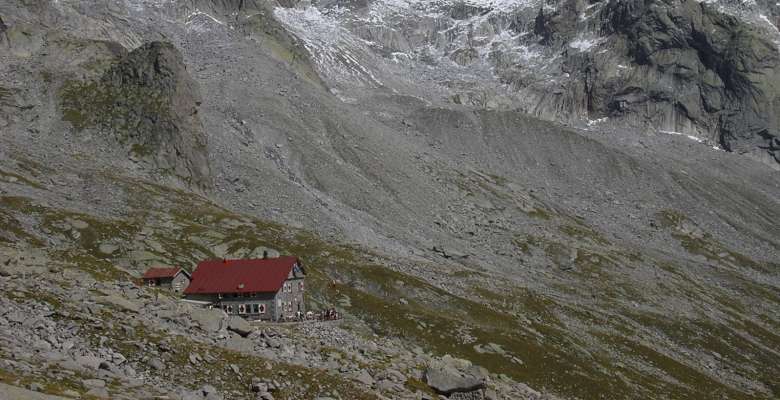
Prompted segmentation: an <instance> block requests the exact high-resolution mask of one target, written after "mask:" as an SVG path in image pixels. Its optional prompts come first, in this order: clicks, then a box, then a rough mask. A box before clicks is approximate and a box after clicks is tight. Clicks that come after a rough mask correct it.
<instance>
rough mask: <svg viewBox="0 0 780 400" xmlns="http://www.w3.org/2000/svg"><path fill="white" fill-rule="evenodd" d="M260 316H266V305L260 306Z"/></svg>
mask: <svg viewBox="0 0 780 400" xmlns="http://www.w3.org/2000/svg"><path fill="white" fill-rule="evenodd" d="M259 307H260V314H265V304H260V306H259Z"/></svg>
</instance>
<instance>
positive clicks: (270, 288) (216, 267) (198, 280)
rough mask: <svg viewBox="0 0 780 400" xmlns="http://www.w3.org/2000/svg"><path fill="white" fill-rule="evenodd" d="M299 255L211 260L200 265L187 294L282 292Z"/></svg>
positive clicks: (193, 275)
mask: <svg viewBox="0 0 780 400" xmlns="http://www.w3.org/2000/svg"><path fill="white" fill-rule="evenodd" d="M296 263H298V257H294V256H284V257H277V258H267V259H253V260H209V261H202V262H201V263H200V264H198V267H197V268H196V269H195V272H193V273H192V282H190V285H189V286H188V287H187V289H186V290H185V291H184V293H185V294H218V293H264V292H278V291H279V289H281V288H282V285H283V284H284V281H285V280H287V277H288V276H289V275H290V271H291V270H292V268H293V266H294V265H295V264H296Z"/></svg>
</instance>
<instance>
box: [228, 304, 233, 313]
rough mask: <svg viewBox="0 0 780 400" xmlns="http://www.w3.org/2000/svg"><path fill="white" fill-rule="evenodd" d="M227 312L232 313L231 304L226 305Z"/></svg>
mask: <svg viewBox="0 0 780 400" xmlns="http://www.w3.org/2000/svg"><path fill="white" fill-rule="evenodd" d="M227 313H228V314H233V306H232V305H229V306H227Z"/></svg>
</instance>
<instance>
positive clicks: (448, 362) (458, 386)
mask: <svg viewBox="0 0 780 400" xmlns="http://www.w3.org/2000/svg"><path fill="white" fill-rule="evenodd" d="M486 377H487V374H486V373H485V370H484V369H482V368H480V367H478V366H476V365H471V364H470V363H468V362H466V361H465V360H458V359H453V358H449V357H445V358H444V360H443V361H441V362H437V363H434V364H433V365H431V366H429V367H428V368H427V369H426V370H425V382H426V383H427V384H428V386H430V387H431V388H432V389H433V390H435V391H436V392H437V393H439V394H443V395H452V394H453V393H469V392H473V391H477V390H480V389H484V388H485V379H486Z"/></svg>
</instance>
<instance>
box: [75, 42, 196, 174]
mask: <svg viewBox="0 0 780 400" xmlns="http://www.w3.org/2000/svg"><path fill="white" fill-rule="evenodd" d="M200 103H201V97H200V94H199V91H198V85H197V83H196V82H195V81H194V80H193V79H192V78H191V77H190V75H189V74H188V72H187V70H186V67H185V65H184V61H183V58H182V55H181V53H180V52H179V51H178V50H177V49H176V48H175V47H174V46H173V45H172V44H170V43H165V42H150V43H146V44H144V45H142V46H141V47H139V48H137V49H135V50H133V51H132V52H130V53H128V54H127V55H125V56H124V57H122V58H121V59H120V60H119V61H118V62H117V63H115V64H114V65H113V66H111V67H110V68H109V69H108V70H107V71H106V72H105V73H104V74H103V76H102V77H101V79H100V80H97V81H93V82H81V81H68V82H66V84H65V85H64V86H63V88H62V89H61V108H62V113H63V119H65V120H66V121H68V122H70V123H71V124H72V125H73V127H74V128H76V129H77V130H84V129H95V130H97V131H99V132H101V133H102V134H104V135H108V136H109V137H111V138H113V139H116V140H117V141H119V142H120V143H121V144H123V145H124V146H125V147H126V148H127V149H128V152H129V153H130V154H129V155H130V157H131V158H133V159H136V160H140V161H147V162H150V163H151V164H152V165H153V167H154V168H156V170H157V172H158V173H160V174H162V175H170V176H175V177H178V178H181V179H182V180H184V181H185V182H186V183H188V184H189V185H191V186H194V187H200V188H205V187H208V186H210V181H211V170H210V167H209V163H208V157H207V150H206V134H205V132H204V129H203V125H202V123H201V121H200V119H199V117H198V106H199V105H200Z"/></svg>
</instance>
